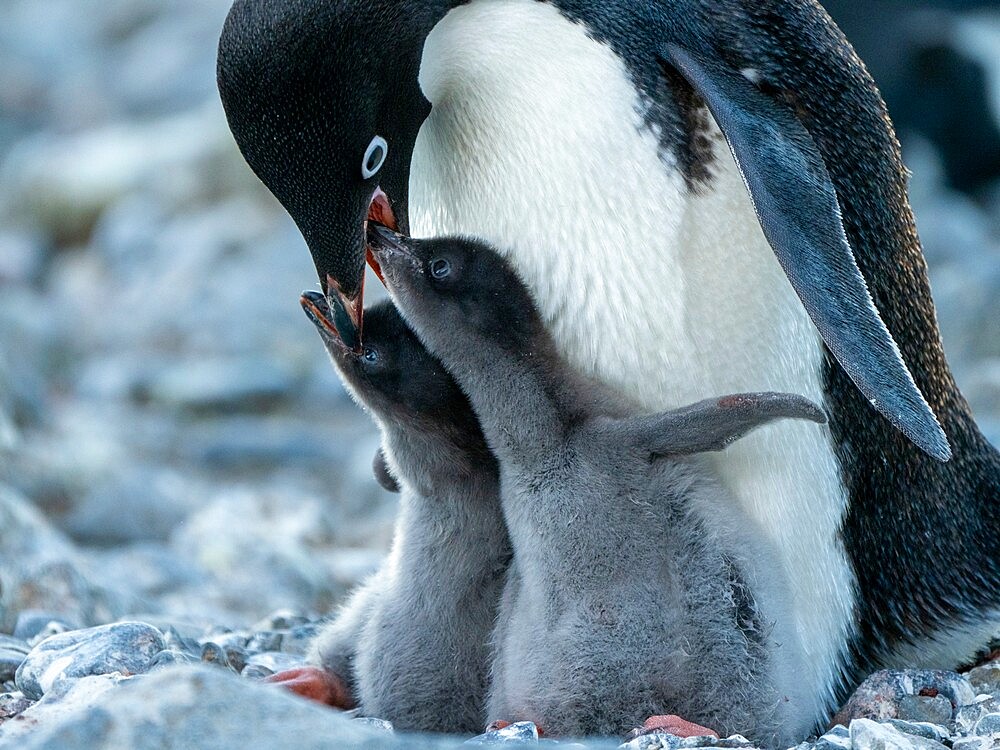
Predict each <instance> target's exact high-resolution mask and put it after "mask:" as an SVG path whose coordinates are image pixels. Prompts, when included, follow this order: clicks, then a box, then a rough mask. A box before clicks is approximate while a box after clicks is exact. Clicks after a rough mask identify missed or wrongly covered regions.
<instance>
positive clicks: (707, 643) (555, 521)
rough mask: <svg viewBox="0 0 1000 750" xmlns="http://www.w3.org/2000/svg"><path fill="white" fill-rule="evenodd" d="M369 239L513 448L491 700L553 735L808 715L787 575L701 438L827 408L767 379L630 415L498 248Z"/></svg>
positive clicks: (726, 440) (403, 304)
mask: <svg viewBox="0 0 1000 750" xmlns="http://www.w3.org/2000/svg"><path fill="white" fill-rule="evenodd" d="M369 241H370V243H371V246H372V249H373V251H374V255H375V258H376V260H377V262H378V263H379V264H380V265H381V271H382V273H383V275H384V277H385V280H386V284H387V286H388V288H389V290H390V293H391V295H392V297H393V298H394V300H395V301H396V303H397V305H398V307H399V309H400V311H401V312H402V314H403V315H404V317H406V319H407V321H408V322H409V323H410V324H411V325H412V326H413V328H414V330H415V331H416V332H417V335H418V336H419V337H420V338H421V340H422V341H423V342H424V344H425V345H426V346H427V348H428V349H430V350H431V351H432V352H433V353H434V354H435V356H437V357H438V358H440V360H441V361H442V362H443V363H444V365H445V367H447V368H448V370H449V371H450V372H451V373H452V375H454V377H455V379H456V380H457V381H458V382H459V384H460V386H461V387H462V389H463V390H464V391H465V393H466V394H468V396H469V398H470V400H471V402H472V405H473V408H474V409H475V412H476V415H477V416H478V417H479V421H480V424H481V426H482V429H483V432H484V434H485V435H486V439H487V442H488V443H489V446H490V448H491V449H492V450H493V452H494V454H495V455H496V457H497V459H498V461H499V463H500V476H501V502H502V506H503V512H504V516H505V518H506V521H507V527H508V530H509V533H510V538H511V543H512V545H513V548H514V563H513V566H512V570H511V574H510V577H509V581H508V584H507V587H506V589H505V591H504V599H503V601H502V604H501V615H500V617H499V621H498V627H497V631H496V633H495V642H496V650H497V655H496V659H495V663H494V668H493V682H492V685H491V691H490V698H489V703H488V712H489V716H490V718H493V719H511V720H524V719H527V720H532V721H535V722H536V723H537V724H539V725H540V726H541V727H542V728H543V729H544V730H545V731H546V732H547V733H549V734H553V735H574V736H579V735H617V734H620V733H622V732H625V731H627V730H628V729H630V728H632V727H636V726H639V725H641V724H642V722H643V720H644V719H646V718H647V717H649V716H653V715H660V714H679V715H681V716H682V717H683V718H684V719H686V720H689V721H693V722H697V723H699V724H701V725H704V726H707V727H711V728H713V729H715V730H717V731H719V732H721V733H722V735H723V736H726V735H727V734H730V733H736V732H739V733H740V734H744V735H746V736H748V737H749V738H751V739H753V740H755V741H756V742H758V743H761V744H768V745H776V744H782V743H788V742H794V741H797V740H798V739H799V738H800V736H804V735H805V734H807V733H808V732H809V730H810V729H811V727H810V726H809V724H810V721H811V719H810V711H809V706H810V704H809V702H808V700H807V697H808V696H806V695H803V694H801V693H802V691H801V689H800V688H798V687H797V685H798V683H799V682H800V680H798V677H799V676H800V675H801V674H802V671H801V670H802V665H803V663H804V662H803V654H802V653H800V649H799V647H798V645H797V644H798V643H799V640H798V639H797V638H796V637H795V633H794V632H792V627H793V626H792V625H791V623H792V622H793V620H792V618H791V613H790V606H789V604H788V602H789V601H790V598H789V596H788V593H787V580H786V578H785V576H784V574H783V572H782V570H781V566H780V565H778V564H777V563H776V562H775V560H776V558H775V557H773V552H772V547H771V545H770V544H769V543H768V541H767V539H766V535H765V534H764V533H763V532H762V531H761V530H760V529H755V528H754V526H753V524H752V523H751V521H750V520H749V518H748V517H747V516H745V515H743V514H742V513H741V512H740V510H739V506H738V503H736V502H734V501H732V498H731V496H730V495H729V494H728V493H727V491H726V490H725V489H724V488H723V487H722V486H721V485H720V484H719V483H718V482H717V481H715V479H714V477H713V474H712V470H711V469H710V467H709V463H708V461H707V460H705V458H704V457H701V456H698V455H697V454H700V453H704V452H707V451H719V450H722V449H724V448H725V447H726V446H727V445H729V444H730V443H732V442H733V441H735V440H737V439H739V438H740V437H742V436H743V435H745V434H747V433H748V432H749V431H751V430H753V429H754V428H756V427H760V426H762V425H764V424H766V423H768V422H771V421H773V420H778V419H783V418H796V419H808V420H812V421H814V422H823V421H824V419H825V418H824V416H823V413H822V412H821V411H820V409H819V408H818V407H816V406H815V405H814V404H812V403H811V402H810V401H808V400H806V399H804V398H801V397H799V396H794V395H788V394H776V393H761V394H742V395H732V396H726V397H722V398H718V399H711V400H709V401H704V402H701V403H697V404H694V405H692V406H688V407H685V408H681V409H677V410H673V411H668V412H664V413H661V414H655V415H651V416H638V417H637V416H633V412H631V411H630V410H629V408H628V406H627V405H625V404H621V403H618V402H616V401H615V399H614V398H613V397H611V396H609V395H608V393H607V392H606V391H605V390H604V389H602V388H601V387H599V386H596V385H595V384H593V383H591V382H589V381H587V380H585V379H583V378H582V377H580V376H579V375H577V374H576V373H575V372H574V371H572V370H571V369H570V368H568V367H567V366H566V365H565V364H564V362H563V361H562V360H561V359H560V358H559V356H558V355H557V353H556V348H555V345H554V343H553V340H552V339H551V337H550V336H549V334H548V332H547V331H546V330H545V328H544V326H543V323H542V320H541V318H540V316H539V313H538V311H537V309H536V307H535V305H534V304H533V302H532V299H531V297H530V294H529V292H528V290H527V289H526V287H525V286H524V284H522V283H521V281H520V279H519V278H518V277H517V275H516V274H515V273H514V271H513V270H512V268H511V266H510V265H509V264H508V263H507V262H506V261H505V260H504V259H503V258H501V257H500V256H499V255H498V254H497V253H495V252H494V251H493V250H491V249H490V248H488V247H485V246H483V245H481V244H479V243H476V242H472V241H466V240H457V239H443V240H423V241H420V240H411V239H407V238H404V237H401V236H399V235H396V234H395V233H392V232H389V231H388V230H386V229H384V228H382V227H372V229H371V230H370V236H369ZM606 335H607V332H595V336H606Z"/></svg>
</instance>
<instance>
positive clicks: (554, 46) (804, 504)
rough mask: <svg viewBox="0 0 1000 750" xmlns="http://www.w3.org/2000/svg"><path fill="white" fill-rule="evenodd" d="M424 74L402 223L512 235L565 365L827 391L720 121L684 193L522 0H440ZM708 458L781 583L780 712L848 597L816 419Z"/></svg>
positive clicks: (604, 81)
mask: <svg viewBox="0 0 1000 750" xmlns="http://www.w3.org/2000/svg"><path fill="white" fill-rule="evenodd" d="M420 83H421V87H422V89H423V91H424V94H425V95H426V96H427V98H428V99H429V100H430V101H431V103H432V105H433V110H432V112H431V115H430V117H429V118H428V119H427V121H426V122H425V124H424V126H423V129H422V130H421V132H420V135H419V137H418V140H417V146H416V150H415V152H414V156H413V166H412V177H411V185H410V221H411V226H412V229H413V233H414V235H416V236H430V235H441V234H466V235H469V236H474V237H480V238H482V239H484V240H486V241H488V242H491V243H493V244H494V245H496V246H497V247H498V248H500V249H501V250H502V251H503V252H505V253H507V254H508V255H509V257H511V258H512V259H513V261H514V262H515V264H516V265H517V267H518V269H519V271H520V272H521V274H522V276H523V277H524V279H525V281H526V282H527V283H528V284H529V286H531V288H532V289H533V291H534V294H535V299H536V300H537V302H538V304H539V307H540V309H541V311H542V313H543V315H544V316H545V319H546V320H547V322H548V323H549V325H550V327H551V330H552V331H553V333H554V335H555V337H556V339H557V341H558V342H559V345H560V346H561V348H562V350H563V352H564V354H565V355H566V357H567V358H568V359H569V360H570V361H571V362H572V363H573V364H574V365H575V366H577V367H579V368H580V369H581V370H583V371H586V372H588V373H591V374H595V375H597V376H598V377H599V378H601V379H602V380H604V381H606V382H608V383H610V384H612V385H614V386H615V387H617V388H619V389H620V390H622V391H623V392H624V393H626V394H628V395H630V396H631V397H633V398H634V399H635V400H636V401H637V402H638V403H639V404H640V405H641V406H642V408H645V409H649V410H650V411H655V410H661V409H664V408H669V407H676V406H680V405H683V404H686V403H690V402H692V401H696V400H699V399H702V398H708V397H713V396H721V395H725V394H729V393H735V392H741V391H758V390H780V391H789V392H793V393H798V394H802V395H805V396H808V397H809V398H811V399H813V400H815V401H817V402H819V403H822V402H823V397H824V396H823V382H822V350H821V345H820V340H819V337H818V334H817V332H816V330H815V328H814V327H813V325H812V323H811V322H810V321H809V319H808V317H807V315H806V313H805V311H804V310H803V308H802V306H801V304H800V303H799V301H798V299H797V297H796V296H795V294H794V292H793V290H792V288H791V286H790V285H789V283H788V281H787V280H786V278H785V276H784V274H783V273H782V271H781V269H780V267H779V265H778V263H777V261H776V260H775V258H774V255H773V253H772V251H771V248H770V246H769V245H768V244H767V241H766V240H765V238H764V236H763V233H762V232H761V230H760V227H759V225H758V222H757V219H756V217H755V215H754V213H753V210H752V208H751V205H750V201H749V199H748V197H747V194H746V192H745V189H744V187H743V183H742V180H741V179H740V176H739V173H738V171H737V169H736V166H735V163H734V162H733V160H732V157H731V155H730V154H729V151H728V148H727V147H726V145H725V142H724V140H722V137H721V135H720V134H718V133H716V136H717V137H716V139H715V143H716V149H715V156H716V158H715V160H714V162H713V164H712V165H711V170H712V172H713V175H714V176H713V178H712V181H711V183H710V184H709V185H708V186H707V188H705V189H703V191H702V192H703V193H704V194H703V195H694V194H692V193H690V192H688V190H687V188H686V186H685V181H684V179H683V176H682V174H681V173H680V171H679V170H678V169H677V168H676V166H675V165H674V164H673V160H672V157H671V156H670V155H669V154H666V153H660V149H659V147H658V133H656V132H654V130H652V129H650V128H649V127H648V126H646V125H645V123H644V121H643V117H642V111H643V106H644V105H643V102H642V101H640V99H639V98H638V94H637V91H636V89H635V88H634V86H633V84H632V83H631V80H630V78H629V75H628V71H627V70H626V68H625V66H624V64H623V63H622V62H621V61H620V59H619V58H618V57H617V56H616V55H615V54H614V53H613V52H612V51H611V50H610V48H608V47H607V46H605V45H603V44H601V43H598V42H596V41H594V40H593V39H591V38H590V37H588V36H587V34H586V33H585V30H584V28H583V27H582V26H580V25H577V24H574V23H572V22H570V21H568V20H567V19H565V18H564V17H563V16H562V15H561V14H560V13H559V12H558V11H557V10H556V9H555V8H554V7H553V6H551V5H548V4H547V3H541V2H537V1H536V0H472V2H470V3H468V4H466V5H462V6H459V7H458V8H455V9H454V10H452V11H451V12H450V13H449V14H448V15H447V16H446V17H445V18H444V19H443V20H442V21H441V22H440V23H439V24H438V25H437V26H436V27H435V28H434V30H433V31H432V32H431V34H430V36H429V37H428V39H427V43H426V46H425V49H424V58H423V63H422V67H421V71H420ZM718 467H719V472H720V475H721V477H722V478H723V481H724V482H725V483H726V484H727V486H728V487H729V488H730V489H731V490H732V491H733V493H734V494H735V495H736V497H737V498H738V500H739V502H740V503H741V504H742V505H743V506H744V509H745V511H746V512H747V514H748V515H749V516H750V517H751V518H752V519H754V521H755V522H756V523H757V524H758V525H759V533H760V534H761V535H765V536H767V537H769V538H771V539H772V540H773V541H774V543H775V544H776V546H777V548H778V552H779V556H780V558H781V559H782V561H783V564H784V565H785V566H786V572H787V573H788V574H789V577H790V578H791V580H792V582H793V585H792V599H793V601H792V602H791V604H790V609H791V612H792V615H791V619H792V620H793V624H794V627H793V628H792V629H791V633H792V636H791V637H792V638H793V639H797V641H798V643H797V644H796V645H797V647H798V648H799V649H801V652H802V655H803V657H804V667H805V669H806V671H807V673H806V674H797V675H796V680H797V681H798V682H799V688H798V689H796V691H795V692H800V691H801V692H804V693H805V694H807V696H808V698H806V699H799V700H800V701H802V700H805V701H806V702H807V703H808V705H801V706H799V707H798V710H796V711H795V713H797V714H799V715H801V716H802V717H803V720H804V721H805V720H816V719H818V718H819V717H820V716H821V715H823V713H824V711H825V710H826V708H827V705H828V703H829V701H830V699H831V695H832V693H831V691H832V690H833V689H834V686H835V685H836V682H837V673H838V665H839V663H840V660H841V657H842V653H841V649H842V648H843V646H844V644H845V642H846V640H847V637H848V635H849V633H850V631H851V628H852V622H853V619H852V607H853V603H854V599H855V594H854V588H855V582H854V578H853V574H852V571H851V568H850V564H849V563H848V561H847V558H846V555H845V552H844V550H843V547H842V545H841V542H840V540H839V538H838V530H839V527H840V522H841V519H842V517H843V514H844V509H845V505H846V492H845V489H844V486H843V484H842V482H841V480H840V474H839V467H838V463H837V461H836V459H835V457H834V454H833V451H832V447H831V443H830V436H829V433H828V432H827V430H826V429H825V428H820V427H818V426H817V425H815V424H811V423H801V422H790V421H786V422H782V423H780V424H777V425H773V426H770V427H767V428H765V429H762V430H760V431H759V432H757V433H754V434H753V435H751V436H750V437H748V438H746V439H744V440H742V441H740V442H739V443H738V444H736V445H734V446H733V447H731V448H730V449H728V450H727V451H726V452H725V454H722V455H720V456H719V457H718ZM778 609H780V608H778ZM786 645H787V644H786ZM792 648H793V647H791V646H789V651H791V650H792ZM790 689H791V688H790Z"/></svg>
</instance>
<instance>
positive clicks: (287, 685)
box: [264, 667, 355, 711]
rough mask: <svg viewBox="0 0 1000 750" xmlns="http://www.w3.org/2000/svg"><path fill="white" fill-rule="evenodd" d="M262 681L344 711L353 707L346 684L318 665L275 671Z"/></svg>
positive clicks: (352, 700) (352, 699)
mask: <svg viewBox="0 0 1000 750" xmlns="http://www.w3.org/2000/svg"><path fill="white" fill-rule="evenodd" d="M264 682H268V683H271V684H273V685H280V686H281V687H283V688H284V689H285V690H291V691H292V692H293V693H295V694H296V695H300V696H302V697H303V698H309V699H310V700H314V701H316V702H317V703H324V704H326V705H328V706H333V707H334V708H342V709H344V710H345V711H346V710H349V709H352V708H354V705H355V704H354V698H353V697H352V696H351V692H350V690H348V689H347V684H346V683H345V682H344V681H343V680H342V679H340V678H339V677H337V675H335V674H331V673H330V672H327V671H326V670H323V669H319V668H318V667H297V668H295V669H286V670H285V671H283V672H275V673H274V674H272V675H270V676H269V677H265V678H264Z"/></svg>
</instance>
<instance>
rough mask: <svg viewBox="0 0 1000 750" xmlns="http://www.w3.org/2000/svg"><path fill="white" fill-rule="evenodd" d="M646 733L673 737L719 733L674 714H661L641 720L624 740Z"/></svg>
mask: <svg viewBox="0 0 1000 750" xmlns="http://www.w3.org/2000/svg"><path fill="white" fill-rule="evenodd" d="M647 734H672V735H674V736H675V737H715V738H717V739H718V737H719V734H718V732H715V731H713V730H711V729H709V728H708V727H703V726H701V725H700V724H695V723H693V722H690V721H687V720H686V719H682V718H681V717H680V716H675V715H674V714H665V715H662V716H650V717H649V718H648V719H646V721H644V722H643V724H642V726H641V727H637V728H635V729H633V730H632V731H631V732H629V733H628V735H627V736H626V740H633V739H635V738H636V737H642V736H643V735H647Z"/></svg>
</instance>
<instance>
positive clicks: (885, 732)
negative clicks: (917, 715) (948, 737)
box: [850, 719, 945, 750]
mask: <svg viewBox="0 0 1000 750" xmlns="http://www.w3.org/2000/svg"><path fill="white" fill-rule="evenodd" d="M850 729H851V745H852V746H853V748H854V750H945V746H944V745H943V744H942V743H940V742H937V741H935V740H929V739H926V738H924V737H917V736H915V735H912V734H904V733H903V732H900V731H899V730H898V729H896V727H894V726H892V725H891V724H879V723H878V722H876V721H872V720H871V719H855V720H854V721H852V722H851V727H850Z"/></svg>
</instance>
